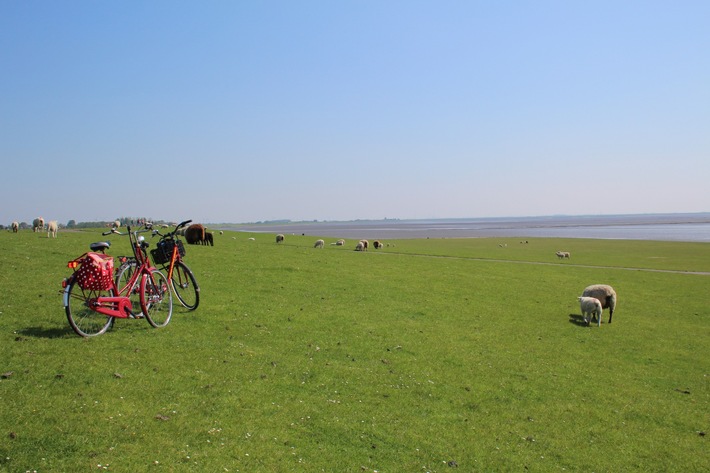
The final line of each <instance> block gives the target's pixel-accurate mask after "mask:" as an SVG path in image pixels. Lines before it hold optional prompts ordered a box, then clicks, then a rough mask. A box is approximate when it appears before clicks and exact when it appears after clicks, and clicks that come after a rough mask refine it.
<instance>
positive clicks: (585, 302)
mask: <svg viewBox="0 0 710 473" xmlns="http://www.w3.org/2000/svg"><path fill="white" fill-rule="evenodd" d="M577 300H579V308H580V309H581V310H582V317H584V323H586V324H587V325H589V322H591V321H592V319H593V318H594V317H596V318H597V325H599V326H600V327H601V326H602V303H601V302H599V299H597V298H596V297H578V298H577ZM587 314H589V319H587Z"/></svg>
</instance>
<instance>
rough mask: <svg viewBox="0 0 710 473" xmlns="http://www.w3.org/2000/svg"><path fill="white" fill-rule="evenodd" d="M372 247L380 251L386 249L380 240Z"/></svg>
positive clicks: (374, 242) (373, 243)
mask: <svg viewBox="0 0 710 473" xmlns="http://www.w3.org/2000/svg"><path fill="white" fill-rule="evenodd" d="M372 246H374V247H375V249H376V250H379V249H380V248H384V246H385V245H383V244H382V242H381V241H380V240H375V241H373V242H372Z"/></svg>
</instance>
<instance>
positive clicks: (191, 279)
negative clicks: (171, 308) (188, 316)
mask: <svg viewBox="0 0 710 473" xmlns="http://www.w3.org/2000/svg"><path fill="white" fill-rule="evenodd" d="M170 284H171V285H172V287H173V291H175V295H176V296H177V298H178V301H180V304H182V305H183V306H184V307H185V308H187V309H189V310H195V309H197V306H198V305H199V304H200V286H198V285H197V281H196V280H195V275H194V274H193V273H192V271H191V270H190V268H188V267H187V265H186V264H185V263H183V262H182V261H178V262H177V263H175V266H174V267H173V275H172V278H170Z"/></svg>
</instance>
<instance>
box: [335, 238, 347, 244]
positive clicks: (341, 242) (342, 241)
mask: <svg viewBox="0 0 710 473" xmlns="http://www.w3.org/2000/svg"><path fill="white" fill-rule="evenodd" d="M335 245H336V246H343V245H345V240H343V239H342V238H341V239H340V240H338V241H336V242H335Z"/></svg>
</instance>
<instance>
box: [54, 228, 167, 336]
mask: <svg viewBox="0 0 710 473" xmlns="http://www.w3.org/2000/svg"><path fill="white" fill-rule="evenodd" d="M126 229H127V232H126V233H121V232H119V231H117V230H112V231H110V232H105V233H103V234H102V235H104V236H106V235H109V234H117V235H126V234H127V235H128V237H129V239H130V242H131V249H132V250H133V255H134V257H135V260H136V261H137V262H138V268H137V269H136V271H134V272H133V273H132V274H131V275H130V278H128V279H127V281H126V284H125V285H122V287H119V284H118V281H117V280H114V277H113V257H112V256H108V255H106V254H105V251H106V250H107V249H108V248H109V247H110V246H111V242H109V241H100V242H96V243H92V244H91V245H89V248H90V249H91V251H90V252H88V253H84V254H83V255H81V256H80V257H78V258H76V259H74V260H71V261H69V263H68V264H67V266H68V267H69V268H71V269H73V270H74V273H73V274H72V275H71V276H69V277H68V278H66V279H64V280H63V281H62V287H63V288H64V290H63V291H62V292H63V300H64V309H65V311H66V314H67V320H68V321H69V325H70V326H71V328H72V329H73V330H74V331H75V332H76V333H77V334H78V335H80V336H82V337H93V336H96V335H101V334H103V333H105V332H106V331H107V330H108V329H109V328H111V326H112V325H113V323H114V320H115V319H116V318H121V319H126V318H143V317H145V319H146V320H147V321H148V323H149V324H150V325H152V326H153V327H156V328H157V327H165V326H166V325H168V323H169V322H170V319H171V317H172V314H173V297H172V292H171V290H170V283H169V281H168V279H167V278H166V277H165V275H164V274H163V273H162V272H161V271H160V270H159V269H157V268H155V267H154V266H152V265H151V264H150V259H149V258H148V254H147V248H148V242H146V241H145V238H144V237H143V236H142V235H139V233H144V232H147V231H150V229H148V228H144V229H141V230H133V231H132V230H131V227H127V228H126Z"/></svg>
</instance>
